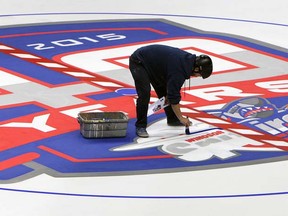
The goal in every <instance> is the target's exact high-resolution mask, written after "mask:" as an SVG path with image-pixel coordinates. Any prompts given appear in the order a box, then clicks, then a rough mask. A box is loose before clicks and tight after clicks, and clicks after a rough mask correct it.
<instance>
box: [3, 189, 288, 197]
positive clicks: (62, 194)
mask: <svg viewBox="0 0 288 216" xmlns="http://www.w3.org/2000/svg"><path fill="white" fill-rule="evenodd" d="M0 190H2V191H10V192H23V193H34V194H45V195H57V196H76V197H92V198H116V199H222V198H240V197H262V196H276V195H287V194H288V191H285V192H270V193H258V194H231V195H210V196H129V195H97V194H76V193H61V192H45V191H34V190H23V189H12V188H0Z"/></svg>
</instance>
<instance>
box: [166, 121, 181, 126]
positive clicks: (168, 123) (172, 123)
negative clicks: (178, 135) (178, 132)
mask: <svg viewBox="0 0 288 216" xmlns="http://www.w3.org/2000/svg"><path fill="white" fill-rule="evenodd" d="M167 125H168V126H183V124H182V123H181V122H180V121H176V122H167Z"/></svg>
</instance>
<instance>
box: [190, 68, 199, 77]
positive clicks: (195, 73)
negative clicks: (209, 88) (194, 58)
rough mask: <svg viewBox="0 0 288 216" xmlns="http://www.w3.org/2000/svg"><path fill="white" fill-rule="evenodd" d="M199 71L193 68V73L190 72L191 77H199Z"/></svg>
mask: <svg viewBox="0 0 288 216" xmlns="http://www.w3.org/2000/svg"><path fill="white" fill-rule="evenodd" d="M199 71H200V69H199V67H195V68H194V69H193V71H192V74H191V76H192V77H200V76H201V74H200V72H199Z"/></svg>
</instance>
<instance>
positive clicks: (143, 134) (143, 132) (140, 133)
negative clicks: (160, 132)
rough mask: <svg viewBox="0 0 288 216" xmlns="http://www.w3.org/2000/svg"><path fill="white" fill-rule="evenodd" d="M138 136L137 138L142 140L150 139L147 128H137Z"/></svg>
mask: <svg viewBox="0 0 288 216" xmlns="http://www.w3.org/2000/svg"><path fill="white" fill-rule="evenodd" d="M136 134H137V136H139V137H142V138H147V137H149V134H148V133H147V131H146V128H136Z"/></svg>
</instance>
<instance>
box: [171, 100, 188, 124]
mask: <svg viewBox="0 0 288 216" xmlns="http://www.w3.org/2000/svg"><path fill="white" fill-rule="evenodd" d="M171 106H172V109H173V112H174V113H175V115H176V116H177V118H178V119H179V121H180V122H181V123H182V124H183V125H185V126H186V127H189V126H190V125H191V122H190V120H189V119H188V118H185V117H183V115H182V112H181V110H180V105H179V104H171Z"/></svg>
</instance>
